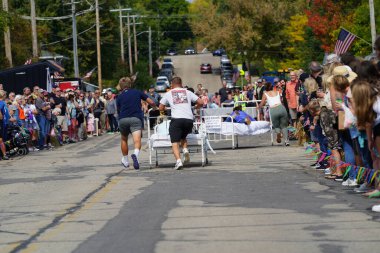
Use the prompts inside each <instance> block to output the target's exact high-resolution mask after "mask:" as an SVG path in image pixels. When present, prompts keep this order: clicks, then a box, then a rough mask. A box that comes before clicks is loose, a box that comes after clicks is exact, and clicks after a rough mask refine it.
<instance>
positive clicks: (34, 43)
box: [30, 0, 38, 58]
mask: <svg viewBox="0 0 380 253" xmlns="http://www.w3.org/2000/svg"><path fill="white" fill-rule="evenodd" d="M30 21H31V25H32V47H33V57H34V58H37V57H38V44H37V22H36V3H35V1H34V0H30Z"/></svg>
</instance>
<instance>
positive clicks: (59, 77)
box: [54, 71, 63, 79]
mask: <svg viewBox="0 0 380 253" xmlns="http://www.w3.org/2000/svg"><path fill="white" fill-rule="evenodd" d="M62 78H63V76H62V75H61V73H59V72H57V71H54V79H62Z"/></svg>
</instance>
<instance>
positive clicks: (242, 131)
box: [207, 121, 271, 135]
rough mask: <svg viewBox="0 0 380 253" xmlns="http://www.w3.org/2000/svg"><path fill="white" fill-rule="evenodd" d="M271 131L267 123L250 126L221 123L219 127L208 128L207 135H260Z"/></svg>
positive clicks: (256, 122) (256, 123) (254, 122)
mask: <svg viewBox="0 0 380 253" xmlns="http://www.w3.org/2000/svg"><path fill="white" fill-rule="evenodd" d="M270 130H271V128H270V123H269V122H267V121H252V122H251V124H250V125H246V124H242V123H231V122H221V124H220V126H219V127H212V128H210V127H208V128H207V133H215V134H222V135H232V134H235V135H259V134H264V133H267V132H269V131H270Z"/></svg>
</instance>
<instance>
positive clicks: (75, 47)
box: [71, 0, 79, 77]
mask: <svg viewBox="0 0 380 253" xmlns="http://www.w3.org/2000/svg"><path fill="white" fill-rule="evenodd" d="M75 4H76V3H75V2H74V0H71V15H72V27H73V28H72V29H73V58H74V76H75V77H79V64H78V39H77V19H76V16H75Z"/></svg>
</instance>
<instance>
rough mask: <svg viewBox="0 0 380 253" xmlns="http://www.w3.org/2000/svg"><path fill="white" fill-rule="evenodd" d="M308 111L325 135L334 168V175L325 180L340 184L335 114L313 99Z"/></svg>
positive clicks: (338, 140) (338, 144) (340, 173)
mask: <svg viewBox="0 0 380 253" xmlns="http://www.w3.org/2000/svg"><path fill="white" fill-rule="evenodd" d="M308 110H309V112H310V114H311V115H312V116H313V117H314V122H313V124H316V122H317V120H318V119H319V120H320V126H321V128H322V130H323V132H324V133H325V135H326V138H327V143H328V148H329V149H330V150H331V153H332V155H331V156H332V157H331V158H332V159H331V166H332V167H333V168H335V170H334V169H333V171H334V173H332V174H331V175H329V176H327V178H329V179H334V180H335V181H338V182H342V181H343V172H342V170H341V168H340V166H339V164H340V161H341V155H340V150H341V143H340V139H339V136H338V131H337V126H336V125H337V123H338V122H337V120H336V116H335V113H334V112H333V111H332V110H330V109H328V108H327V107H326V106H321V105H320V104H319V102H318V100H316V99H313V100H311V101H310V102H309V104H308Z"/></svg>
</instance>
